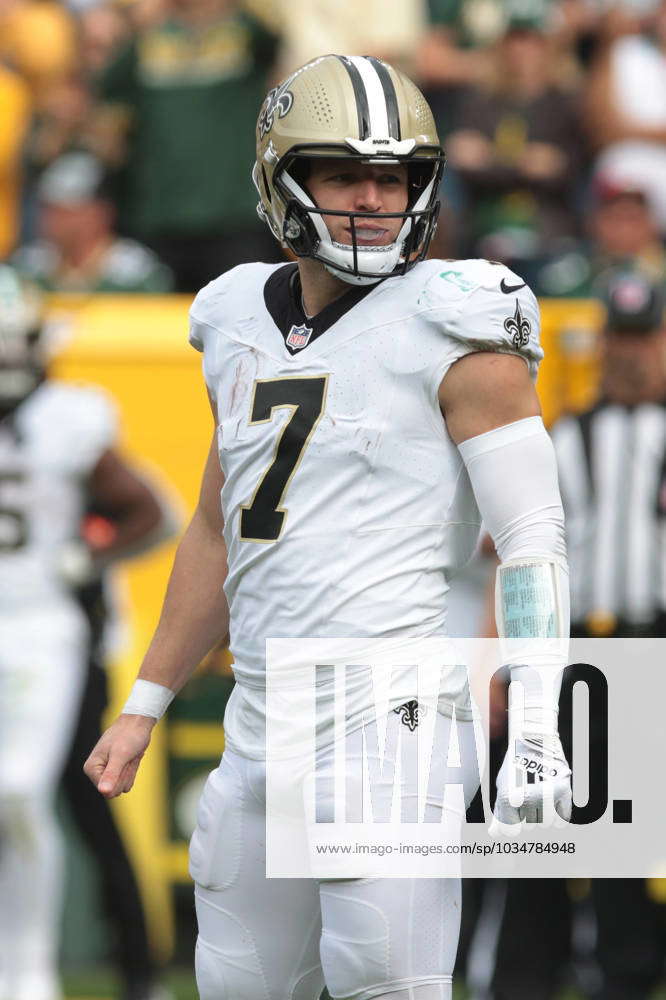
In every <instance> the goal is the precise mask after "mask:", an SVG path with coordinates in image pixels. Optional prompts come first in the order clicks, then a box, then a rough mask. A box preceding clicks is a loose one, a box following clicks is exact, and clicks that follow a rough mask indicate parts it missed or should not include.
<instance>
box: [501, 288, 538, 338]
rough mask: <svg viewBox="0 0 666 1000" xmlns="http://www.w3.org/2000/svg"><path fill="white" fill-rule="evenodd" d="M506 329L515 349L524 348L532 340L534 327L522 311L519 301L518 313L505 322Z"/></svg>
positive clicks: (517, 304)
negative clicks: (531, 335)
mask: <svg viewBox="0 0 666 1000" xmlns="http://www.w3.org/2000/svg"><path fill="white" fill-rule="evenodd" d="M504 329H505V330H506V332H507V333H508V334H509V335H510V337H511V340H512V342H513V346H514V347H524V346H525V344H527V342H528V341H529V339H530V334H531V332H532V326H531V324H530V321H529V320H528V319H525V317H524V316H523V314H522V312H521V311H520V303H519V302H518V299H516V311H515V312H514V314H513V316H510V317H509V319H505V320H504Z"/></svg>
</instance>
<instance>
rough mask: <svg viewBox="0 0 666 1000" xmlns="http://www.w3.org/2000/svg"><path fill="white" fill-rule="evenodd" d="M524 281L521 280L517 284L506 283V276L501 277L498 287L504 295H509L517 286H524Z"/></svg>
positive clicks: (516, 289)
mask: <svg viewBox="0 0 666 1000" xmlns="http://www.w3.org/2000/svg"><path fill="white" fill-rule="evenodd" d="M525 284H526V282H524V281H521V282H520V284H519V285H507V283H506V278H502V280H501V281H500V288H501V289H502V291H503V292H504V294H505V295H511V292H517V291H518V289H519V288H524V287H525Z"/></svg>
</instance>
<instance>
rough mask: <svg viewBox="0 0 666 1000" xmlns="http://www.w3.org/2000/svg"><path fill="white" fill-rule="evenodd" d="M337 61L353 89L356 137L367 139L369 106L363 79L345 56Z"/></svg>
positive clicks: (368, 132)
mask: <svg viewBox="0 0 666 1000" xmlns="http://www.w3.org/2000/svg"><path fill="white" fill-rule="evenodd" d="M338 59H339V60H340V62H341V63H342V65H343V66H344V67H345V69H346V70H347V72H348V73H349V79H350V80H351V83H352V87H353V88H354V97H355V99H356V113H357V115H358V137H359V139H367V138H368V136H369V135H370V104H369V102H368V95H367V94H366V92H365V85H364V83H363V77H362V76H361V74H360V73H359V71H358V69H357V68H356V66H355V65H354V63H353V62H352V61H351V59H348V58H347V56H338Z"/></svg>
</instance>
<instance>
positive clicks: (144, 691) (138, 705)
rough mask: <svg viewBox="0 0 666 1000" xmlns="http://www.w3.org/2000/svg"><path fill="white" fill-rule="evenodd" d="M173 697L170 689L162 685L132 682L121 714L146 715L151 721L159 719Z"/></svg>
mask: <svg viewBox="0 0 666 1000" xmlns="http://www.w3.org/2000/svg"><path fill="white" fill-rule="evenodd" d="M174 697H175V696H174V693H173V691H172V690H171V688H168V687H164V685H163V684H155V683H154V682H153V681H141V680H139V681H134V684H133V685H132V690H131V691H130V695H129V698H128V699H127V701H126V702H125V704H124V706H123V709H122V713H121V714H122V715H148V716H150V718H151V719H161V718H162V716H163V715H164V713H165V712H166V710H167V708H168V707H169V705H170V704H171V702H172V701H173V699H174Z"/></svg>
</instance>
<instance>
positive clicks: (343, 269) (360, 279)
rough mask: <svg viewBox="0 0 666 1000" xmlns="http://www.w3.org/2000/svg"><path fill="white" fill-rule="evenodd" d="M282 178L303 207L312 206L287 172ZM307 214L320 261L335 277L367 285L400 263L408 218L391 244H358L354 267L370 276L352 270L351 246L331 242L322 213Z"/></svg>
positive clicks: (304, 192) (355, 283)
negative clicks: (368, 245) (361, 246)
mask: <svg viewBox="0 0 666 1000" xmlns="http://www.w3.org/2000/svg"><path fill="white" fill-rule="evenodd" d="M283 181H284V184H285V187H287V188H288V189H289V190H290V191H291V193H292V194H293V195H295V196H296V197H297V198H298V200H299V201H300V202H301V203H302V204H303V205H305V207H306V208H314V207H315V205H314V202H313V201H312V199H311V198H310V196H309V194H308V193H307V191H305V190H304V189H303V188H302V187H301V186H300V184H298V182H297V181H295V180H294V178H293V177H292V176H291V175H290V174H289V173H288V172H287V171H285V172H284V174H283ZM308 215H309V217H310V218H311V219H312V224H313V225H314V227H315V229H316V231H317V235H318V236H319V251H318V254H319V257H320V258H321V259H322V263H323V264H324V267H325V268H326V270H327V271H328V272H329V273H330V274H332V275H333V276H334V277H336V278H341V279H342V281H347V282H349V283H350V284H353V285H370V284H372V283H373V282H374V281H377V276H379V277H383V276H384V275H388V274H391V272H392V271H393V270H394V269H395V268H396V267H397V265H398V264H399V263H400V247H401V246H402V242H403V240H404V239H405V236H404V235H403V233H404V232H405V227H406V226H409V220H407V221H406V223H405V226H403V227H402V230H401V232H400V236H399V237H398V239H397V240H396V241H395V242H394V243H389V244H388V245H387V246H384V247H368V248H367V249H366V250H362V249H361V248H360V247H359V246H358V244H357V247H356V267H357V269H358V270H359V271H369V272H371V274H372V277H369V276H367V275H358V274H354V273H353V268H354V248H353V246H352V245H351V244H346V243H334V242H333V240H332V239H331V234H330V233H329V231H328V226H327V225H326V223H325V221H324V218H323V216H321V215H320V214H319V213H318V212H309V213H308Z"/></svg>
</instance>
